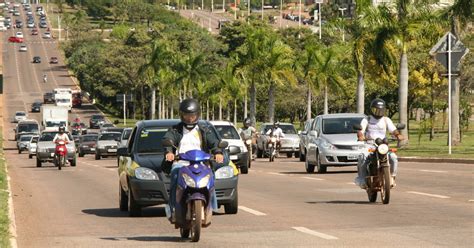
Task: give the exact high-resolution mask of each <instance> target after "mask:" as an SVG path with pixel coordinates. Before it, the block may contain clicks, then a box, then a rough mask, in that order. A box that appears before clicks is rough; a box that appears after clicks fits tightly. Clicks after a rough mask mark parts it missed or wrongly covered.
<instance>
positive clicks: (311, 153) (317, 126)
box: [306, 117, 321, 164]
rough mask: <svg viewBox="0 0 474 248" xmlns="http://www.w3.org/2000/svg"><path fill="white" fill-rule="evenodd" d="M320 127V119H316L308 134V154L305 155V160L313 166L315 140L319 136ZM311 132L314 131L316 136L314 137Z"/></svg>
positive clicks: (315, 148) (314, 160)
mask: <svg viewBox="0 0 474 248" xmlns="http://www.w3.org/2000/svg"><path fill="white" fill-rule="evenodd" d="M320 126H321V117H316V118H315V119H314V122H313V124H312V129H311V130H310V132H309V133H308V154H307V155H306V159H307V160H308V162H309V163H311V164H314V163H315V162H316V151H317V139H318V136H319V129H320ZM312 131H315V132H316V133H315V134H316V135H314V132H312Z"/></svg>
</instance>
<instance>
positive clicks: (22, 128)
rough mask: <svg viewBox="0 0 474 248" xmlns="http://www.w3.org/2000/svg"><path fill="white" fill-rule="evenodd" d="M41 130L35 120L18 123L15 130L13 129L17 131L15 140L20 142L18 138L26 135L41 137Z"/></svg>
mask: <svg viewBox="0 0 474 248" xmlns="http://www.w3.org/2000/svg"><path fill="white" fill-rule="evenodd" d="M39 129H40V126H39V123H38V121H36V120H34V119H30V120H22V121H20V122H18V124H17V125H16V126H15V129H13V130H14V131H15V140H18V138H19V137H20V136H21V135H24V134H31V135H39V133H40V132H39Z"/></svg>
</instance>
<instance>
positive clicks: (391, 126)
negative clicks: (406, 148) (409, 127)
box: [384, 117, 403, 140]
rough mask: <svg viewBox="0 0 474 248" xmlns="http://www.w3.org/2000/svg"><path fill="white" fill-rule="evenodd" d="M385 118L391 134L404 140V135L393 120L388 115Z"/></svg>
mask: <svg viewBox="0 0 474 248" xmlns="http://www.w3.org/2000/svg"><path fill="white" fill-rule="evenodd" d="M384 118H385V123H386V124H387V129H388V132H389V133H390V134H392V135H393V136H395V137H396V138H397V139H398V140H403V136H402V135H401V134H400V132H399V131H398V130H397V127H396V126H395V125H394V124H393V122H392V120H391V119H390V118H388V117H384Z"/></svg>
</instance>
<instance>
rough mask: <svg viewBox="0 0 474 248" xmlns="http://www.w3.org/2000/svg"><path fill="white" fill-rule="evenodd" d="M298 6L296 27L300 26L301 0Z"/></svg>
mask: <svg viewBox="0 0 474 248" xmlns="http://www.w3.org/2000/svg"><path fill="white" fill-rule="evenodd" d="M299 5H300V7H299V9H298V28H301V0H300V4H299Z"/></svg>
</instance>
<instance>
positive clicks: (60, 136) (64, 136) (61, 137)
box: [53, 133, 71, 142]
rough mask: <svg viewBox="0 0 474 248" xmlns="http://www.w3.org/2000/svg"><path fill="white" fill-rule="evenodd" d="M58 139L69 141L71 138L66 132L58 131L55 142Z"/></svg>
mask: <svg viewBox="0 0 474 248" xmlns="http://www.w3.org/2000/svg"><path fill="white" fill-rule="evenodd" d="M56 140H64V141H67V142H69V141H71V140H69V136H68V135H67V134H66V133H63V134H59V133H57V134H56V135H55V136H54V139H53V142H56Z"/></svg>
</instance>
